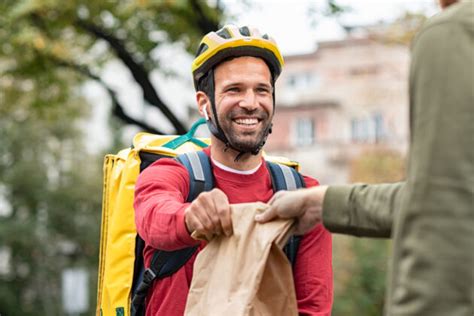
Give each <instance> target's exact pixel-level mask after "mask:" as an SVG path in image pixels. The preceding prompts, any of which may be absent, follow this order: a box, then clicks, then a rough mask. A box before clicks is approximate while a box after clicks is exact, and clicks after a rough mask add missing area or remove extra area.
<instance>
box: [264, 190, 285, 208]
mask: <svg viewBox="0 0 474 316" xmlns="http://www.w3.org/2000/svg"><path fill="white" fill-rule="evenodd" d="M283 194H285V191H278V192H277V193H275V194H274V195H273V196H272V198H271V199H270V200H269V201H268V202H267V203H268V204H270V205H272V204H273V203H275V201H276V200H278V199H279V198H280V197H281V196H282V195H283Z"/></svg>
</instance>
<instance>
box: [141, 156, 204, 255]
mask: <svg viewBox="0 0 474 316" xmlns="http://www.w3.org/2000/svg"><path fill="white" fill-rule="evenodd" d="M188 191H189V176H188V171H187V170H186V168H185V167H184V166H183V165H181V164H180V163H179V162H177V161H175V160H174V159H168V158H162V159H160V160H158V161H156V162H155V163H153V164H152V165H151V166H149V167H148V168H146V169H145V170H144V171H143V172H142V173H141V174H140V175H139V176H138V179H137V183H136V186H135V200H134V207H135V223H136V225H137V232H138V234H139V235H140V237H142V238H143V240H144V241H145V242H146V243H147V244H148V245H150V246H152V247H153V248H157V249H163V250H176V249H181V248H185V247H189V246H192V245H196V244H197V243H199V242H197V241H196V240H194V239H193V238H191V236H190V235H189V233H188V231H187V229H186V225H185V223H184V210H185V209H186V208H187V207H188V205H189V203H186V198H187V196H188Z"/></svg>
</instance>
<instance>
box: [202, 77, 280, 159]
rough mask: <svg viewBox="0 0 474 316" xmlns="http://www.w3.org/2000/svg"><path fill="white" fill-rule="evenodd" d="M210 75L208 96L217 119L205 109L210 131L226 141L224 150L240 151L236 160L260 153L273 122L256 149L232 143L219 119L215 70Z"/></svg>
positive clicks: (222, 140)
mask: <svg viewBox="0 0 474 316" xmlns="http://www.w3.org/2000/svg"><path fill="white" fill-rule="evenodd" d="M209 76H210V78H209V81H210V84H211V86H210V89H209V90H210V95H209V96H208V97H209V100H210V102H211V108H212V113H213V115H214V121H215V122H214V121H213V120H211V119H210V118H209V116H208V115H207V113H206V111H204V113H205V115H204V116H205V118H206V124H207V127H208V128H209V131H210V132H211V133H212V135H214V136H215V137H216V138H217V139H219V140H220V141H221V142H223V143H224V145H225V149H224V151H226V150H227V149H228V148H231V149H233V150H235V151H237V152H238V154H237V156H235V159H234V161H235V162H237V161H239V159H240V158H241V157H242V156H243V155H245V154H247V153H250V154H252V155H258V153H259V152H260V150H261V149H262V148H263V145H265V142H266V141H267V138H268V135H269V134H270V133H271V132H272V126H273V124H272V123H270V124H269V126H268V127H267V128H266V129H265V132H264V134H263V137H262V139H261V141H260V142H259V144H258V145H257V146H256V147H255V149H253V150H251V151H248V150H242V149H241V148H239V146H235V145H234V144H232V143H231V142H230V141H229V139H228V138H227V136H226V135H225V133H224V131H223V130H222V128H221V126H220V124H219V120H218V118H217V109H216V102H215V88H214V70H210V73H209ZM273 109H275V93H274V92H273Z"/></svg>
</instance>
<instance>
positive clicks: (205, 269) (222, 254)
mask: <svg viewBox="0 0 474 316" xmlns="http://www.w3.org/2000/svg"><path fill="white" fill-rule="evenodd" d="M265 207H266V204H263V203H247V204H236V205H232V222H233V229H234V234H233V235H232V236H231V237H225V236H218V237H215V238H213V239H212V240H211V241H210V242H209V244H208V245H207V246H206V247H205V248H204V249H203V250H202V251H201V252H200V253H199V255H198V256H197V259H196V261H195V263H194V274H193V279H192V283H191V288H190V291H189V295H188V300H187V303H186V311H185V315H187V316H222V315H225V316H256V315H272V316H278V315H282V316H283V315H284V316H291V315H298V309H297V305H296V295H295V290H294V283H293V274H292V268H291V265H290V263H289V261H288V259H287V258H286V256H285V254H284V252H283V251H282V249H281V248H282V247H283V246H284V244H285V243H286V241H287V239H288V237H289V236H290V235H291V230H292V229H291V228H292V224H293V221H291V220H277V221H274V222H270V223H266V224H263V225H262V224H258V223H256V222H255V221H254V216H255V214H256V213H257V212H258V211H259V210H262V209H264V208H265Z"/></svg>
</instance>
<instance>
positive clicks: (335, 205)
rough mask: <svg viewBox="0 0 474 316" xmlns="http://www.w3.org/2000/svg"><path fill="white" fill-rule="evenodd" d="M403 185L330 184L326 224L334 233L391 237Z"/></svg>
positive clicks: (324, 213)
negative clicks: (394, 215)
mask: <svg viewBox="0 0 474 316" xmlns="http://www.w3.org/2000/svg"><path fill="white" fill-rule="evenodd" d="M403 188H404V183H402V182H400V183H393V184H378V185H366V184H358V185H339V186H330V187H328V190H327V191H326V194H325V197H324V202H323V224H324V226H325V227H326V228H327V229H328V230H329V231H331V232H333V233H341V234H349V235H354V236H359V237H385V238H389V237H390V236H391V233H392V223H393V214H394V213H395V212H397V209H398V208H399V205H400V201H401V194H402V192H403ZM326 210H327V211H326Z"/></svg>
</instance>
